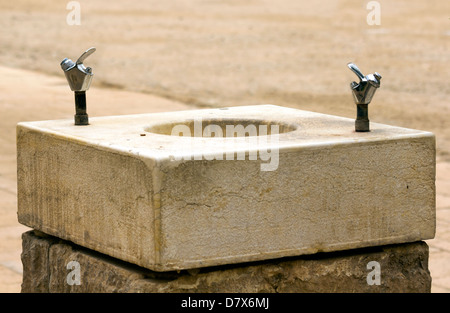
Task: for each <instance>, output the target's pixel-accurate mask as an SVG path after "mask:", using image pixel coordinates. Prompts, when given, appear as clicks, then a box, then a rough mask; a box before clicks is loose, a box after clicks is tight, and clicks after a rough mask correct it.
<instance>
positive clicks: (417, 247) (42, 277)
mask: <svg viewBox="0 0 450 313" xmlns="http://www.w3.org/2000/svg"><path fill="white" fill-rule="evenodd" d="M43 243H45V244H43ZM23 247H24V251H23V254H22V262H23V268H24V276H23V277H24V278H23V284H22V292H58V293H59V292H96V293H98V292H102V293H103V292H108V293H109V292H152V293H172V292H177V293H179V292H186V293H188V292H196V293H200V292H203V293H215V292H227V293H233V292H238V293H261V292H264V293H274V292H278V293H289V292H297V293H298V292H320V293H328V292H346V293H347V292H359V293H360V292H420V293H423V292H430V291H431V277H430V272H429V270H428V246H427V244H426V243H425V242H414V243H408V244H397V245H389V246H380V247H371V248H362V249H355V250H348V251H341V252H328V253H319V254H315V255H311V256H298V257H288V258H283V259H274V260H266V261H259V262H251V263H248V264H235V265H222V266H216V267H211V268H201V269H195V270H182V271H173V272H154V271H151V270H148V269H145V268H142V267H138V266H136V265H133V264H130V263H126V262H123V261H119V260H116V259H113V258H111V257H108V256H106V255H103V254H100V253H98V252H95V251H92V250H88V249H86V248H83V247H80V246H77V245H74V244H72V243H70V242H67V241H63V240H60V239H58V238H54V237H50V236H46V237H45V238H40V237H39V236H36V235H35V234H34V233H33V231H30V232H27V233H24V234H23ZM70 262H78V264H79V267H78V269H79V272H77V273H76V275H79V276H78V278H79V281H78V282H79V284H76V283H74V282H76V279H77V277H75V276H73V275H75V274H74V273H73V271H74V270H75V268H76V267H71V266H69V267H68V266H67V265H68V264H69V263H70ZM369 262H378V264H379V283H380V284H379V285H377V284H376V283H374V284H369V283H368V277H369V281H370V282H371V283H372V282H376V279H377V277H375V276H373V275H374V274H373V271H374V270H375V268H374V267H371V266H370V265H371V264H369ZM368 265H369V266H368ZM68 276H69V277H71V280H69V283H68V280H67V277H68ZM72 276H73V277H72Z"/></svg>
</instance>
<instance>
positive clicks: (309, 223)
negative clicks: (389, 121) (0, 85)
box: [17, 105, 436, 271]
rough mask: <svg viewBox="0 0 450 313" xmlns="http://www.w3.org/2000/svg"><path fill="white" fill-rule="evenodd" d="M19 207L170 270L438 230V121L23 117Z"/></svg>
mask: <svg viewBox="0 0 450 313" xmlns="http://www.w3.org/2000/svg"><path fill="white" fill-rule="evenodd" d="M17 162H18V165H17V166H18V169H17V170H18V172H17V173H18V219H19V222H20V223H22V224H24V225H27V226H29V227H32V228H34V229H37V230H40V231H42V232H44V233H47V234H50V235H53V236H56V237H59V238H62V239H65V240H69V241H72V242H74V243H76V244H78V245H81V246H84V247H87V248H89V249H92V250H95V251H98V252H101V253H104V254H107V255H110V256H113V257H115V258H118V259H121V260H124V261H127V262H131V263H134V264H137V265H139V266H143V267H145V268H149V269H151V270H155V271H171V270H180V269H189V268H196V267H205V266H214V265H220V264H229V263H239V262H248V261H255V260H264V259H271V258H279V257H285V256H293V255H302V254H314V253H317V252H327V251H337V250H346V249H353V248H360V247H368V246H378V245H385V244H392V243H404V242H413V241H419V240H427V239H432V238H434V234H435V221H436V218H435V137H434V135H433V134H432V133H430V132H425V131H420V130H412V129H406V128H400V127H394V126H388V125H383V124H377V123H371V131H370V132H368V133H356V132H355V131H354V119H349V118H343V117H337V116H331V115H325V114H319V113H313V112H307V111H301V110H297V109H292V108H285V107H279V106H274V105H257V106H242V107H231V108H221V109H204V110H191V111H180V112H168V113H152V114H139V115H126V116H107V117H91V118H90V125H88V126H75V125H73V120H54V121H38V122H23V123H19V124H18V125H17Z"/></svg>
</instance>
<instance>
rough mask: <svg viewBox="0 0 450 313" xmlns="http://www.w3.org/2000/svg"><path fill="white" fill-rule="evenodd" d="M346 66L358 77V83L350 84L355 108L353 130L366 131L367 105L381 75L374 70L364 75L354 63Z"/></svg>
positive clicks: (367, 128)
mask: <svg viewBox="0 0 450 313" xmlns="http://www.w3.org/2000/svg"><path fill="white" fill-rule="evenodd" d="M347 66H348V67H349V68H350V70H352V71H353V73H355V74H356V76H358V78H359V83H357V82H352V83H351V84H350V88H351V89H352V92H353V99H354V101H355V103H356V110H357V111H356V120H355V130H356V131H357V132H368V131H370V127H369V108H368V105H369V103H370V102H371V101H372V98H373V95H374V94H375V91H376V90H377V88H379V87H380V80H381V75H380V74H378V73H377V72H375V73H374V74H368V75H366V76H364V75H363V74H362V73H361V71H360V70H359V68H358V67H357V66H356V65H355V64H353V63H348V64H347Z"/></svg>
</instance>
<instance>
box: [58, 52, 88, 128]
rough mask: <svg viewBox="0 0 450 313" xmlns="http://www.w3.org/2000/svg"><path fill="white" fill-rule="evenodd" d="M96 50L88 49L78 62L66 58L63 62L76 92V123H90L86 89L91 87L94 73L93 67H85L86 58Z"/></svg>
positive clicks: (69, 81) (70, 83) (62, 65)
mask: <svg viewBox="0 0 450 313" xmlns="http://www.w3.org/2000/svg"><path fill="white" fill-rule="evenodd" d="M94 52H95V48H94V47H92V48H89V49H88V50H86V51H85V52H84V53H83V54H82V55H81V56H80V57H79V58H78V60H77V61H76V62H73V61H72V60H70V59H68V58H65V59H64V60H62V62H61V69H62V70H63V71H64V74H65V76H66V79H67V82H68V83H69V86H70V89H71V90H72V91H73V92H74V93H75V113H76V114H75V125H89V119H88V115H87V113H86V90H88V89H89V87H90V85H91V81H92V77H93V76H94V74H93V73H92V68H90V67H85V66H84V64H83V62H84V60H85V59H86V58H87V57H88V56H90V55H91V54H92V53H94Z"/></svg>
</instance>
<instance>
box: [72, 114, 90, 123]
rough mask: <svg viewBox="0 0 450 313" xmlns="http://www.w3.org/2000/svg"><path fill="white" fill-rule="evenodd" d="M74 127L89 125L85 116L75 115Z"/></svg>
mask: <svg viewBox="0 0 450 313" xmlns="http://www.w3.org/2000/svg"><path fill="white" fill-rule="evenodd" d="M75 125H89V118H88V115H87V114H75Z"/></svg>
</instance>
